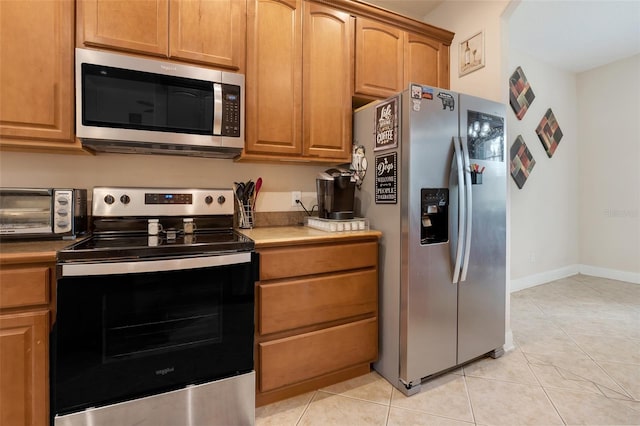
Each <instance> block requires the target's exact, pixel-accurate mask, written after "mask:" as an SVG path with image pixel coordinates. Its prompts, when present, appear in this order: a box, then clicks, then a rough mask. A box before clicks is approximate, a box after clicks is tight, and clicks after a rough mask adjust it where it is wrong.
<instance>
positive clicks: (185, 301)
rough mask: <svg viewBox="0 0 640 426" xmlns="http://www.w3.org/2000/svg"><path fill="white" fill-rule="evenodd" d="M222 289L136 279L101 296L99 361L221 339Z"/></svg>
mask: <svg viewBox="0 0 640 426" xmlns="http://www.w3.org/2000/svg"><path fill="white" fill-rule="evenodd" d="M222 290H223V289H222V285H221V284H220V283H209V282H201V283H195V284H192V285H190V286H189V291H184V288H183V287H181V286H174V285H158V283H156V282H154V280H151V279H144V278H142V277H141V278H140V279H138V281H137V282H136V283H135V284H134V285H132V286H131V287H129V288H127V289H123V288H119V289H117V290H116V291H110V292H108V293H106V294H104V295H103V300H102V314H103V330H102V333H103V341H104V345H103V362H109V361H112V360H118V359H122V358H123V357H144V356H148V355H150V354H153V353H161V352H168V351H172V350H173V351H175V350H182V349H185V348H186V347H187V346H201V345H208V344H216V343H219V342H220V341H221V340H222V306H221V304H222V300H223V297H222Z"/></svg>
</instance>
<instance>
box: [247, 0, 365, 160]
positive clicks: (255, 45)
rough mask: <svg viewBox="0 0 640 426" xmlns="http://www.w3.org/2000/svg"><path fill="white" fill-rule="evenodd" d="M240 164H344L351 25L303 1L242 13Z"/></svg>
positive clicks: (256, 1)
mask: <svg viewBox="0 0 640 426" xmlns="http://www.w3.org/2000/svg"><path fill="white" fill-rule="evenodd" d="M247 10H248V13H247V22H248V24H247V72H246V142H245V152H244V154H243V156H242V159H244V160H266V161H269V160H271V161H278V160H280V161H309V162H333V163H336V162H347V161H349V159H350V154H351V93H352V85H351V81H352V77H351V76H352V75H353V74H352V47H351V46H352V44H353V35H352V34H353V21H352V18H351V17H350V16H349V14H348V13H344V12H339V11H336V10H334V9H333V8H331V7H329V6H326V5H321V4H315V3H312V2H306V1H302V0H250V1H249V3H248V7H247Z"/></svg>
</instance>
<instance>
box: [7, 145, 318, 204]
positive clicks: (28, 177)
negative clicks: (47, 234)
mask: <svg viewBox="0 0 640 426" xmlns="http://www.w3.org/2000/svg"><path fill="white" fill-rule="evenodd" d="M327 168H328V166H310V165H291V164H283V165H279V164H256V163H253V164H249V163H235V162H233V160H220V159H210V158H190V157H176V156H148V155H133V154H101V155H96V156H89V155H86V156H79V155H60V154H32V153H18V152H2V153H0V186H27V187H36V188H49V187H52V188H55V187H74V188H87V189H89V190H91V188H93V187H94V186H151V187H159V186H167V187H197V188H231V187H232V186H233V182H235V181H245V182H246V181H247V180H249V179H252V180H254V181H255V180H256V179H257V178H258V177H259V176H261V177H262V179H263V182H264V183H263V187H262V190H261V196H260V197H259V198H258V203H257V206H256V210H257V211H262V212H265V211H290V210H294V211H296V210H297V209H299V208H300V207H291V202H290V200H291V197H290V196H289V194H287V193H286V192H287V191H302V192H303V198H302V201H303V203H304V204H305V206H307V208H308V209H311V206H312V205H313V204H316V202H315V178H316V175H317V173H318V172H320V171H323V170H325V169H327Z"/></svg>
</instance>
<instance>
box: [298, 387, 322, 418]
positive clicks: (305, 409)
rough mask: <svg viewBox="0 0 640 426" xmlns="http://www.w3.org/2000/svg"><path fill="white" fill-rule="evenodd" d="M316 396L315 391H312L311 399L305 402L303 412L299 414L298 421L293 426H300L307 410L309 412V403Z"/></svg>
mask: <svg viewBox="0 0 640 426" xmlns="http://www.w3.org/2000/svg"><path fill="white" fill-rule="evenodd" d="M317 394H318V391H317V390H315V391H313V395H311V398H309V401H307V405H306V406H305V407H304V410H302V413H301V414H300V417H298V420H297V421H296V423H295V426H298V425H299V424H300V421H302V418H303V417H304V415H305V414H306V413H307V410H309V407H310V406H311V402H313V399H314V398H315V397H316V395H317Z"/></svg>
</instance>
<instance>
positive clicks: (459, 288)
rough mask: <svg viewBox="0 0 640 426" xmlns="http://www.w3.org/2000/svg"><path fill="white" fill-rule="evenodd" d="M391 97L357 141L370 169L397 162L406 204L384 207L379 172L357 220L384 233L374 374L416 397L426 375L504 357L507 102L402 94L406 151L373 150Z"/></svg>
mask: <svg viewBox="0 0 640 426" xmlns="http://www.w3.org/2000/svg"><path fill="white" fill-rule="evenodd" d="M388 101H390V100H387V101H382V103H377V104H372V105H369V106H365V107H363V108H361V109H360V110H358V111H356V113H355V115H354V144H356V145H363V146H364V148H365V151H366V153H367V155H370V156H371V157H370V158H369V160H368V162H369V164H374V162H375V160H376V159H379V158H382V157H384V156H387V155H393V154H395V155H397V163H396V164H395V166H396V167H397V178H396V180H395V183H393V185H395V191H396V192H397V202H395V203H394V202H377V201H376V199H377V198H376V197H378V196H379V194H380V193H381V191H383V190H385V191H388V190H389V187H388V182H387V183H385V184H384V185H383V184H382V183H380V182H378V180H377V178H375V177H372V178H367V179H365V180H364V182H363V185H362V187H361V190H360V191H357V192H356V198H357V204H358V207H359V209H360V213H359V215H361V216H363V217H367V218H368V219H369V220H370V224H371V226H372V227H375V228H376V229H379V230H381V231H382V232H383V235H384V238H383V239H382V245H383V247H382V249H381V259H380V270H381V271H380V277H381V279H380V296H381V297H380V304H381V306H380V316H381V320H380V324H381V330H380V358H379V361H378V362H377V363H375V364H374V368H375V369H376V370H377V371H378V372H380V373H381V374H382V375H383V376H384V377H385V378H387V379H388V380H389V381H390V382H391V383H393V384H394V385H395V386H396V387H397V388H398V389H399V390H401V391H402V392H403V393H405V394H406V395H412V394H414V393H417V392H418V391H419V390H420V386H421V382H422V380H424V379H427V378H429V377H431V376H433V375H436V374H439V373H442V372H444V371H447V370H448V369H451V368H453V367H455V366H457V365H460V364H463V363H465V362H467V361H470V360H472V359H475V358H477V357H479V356H482V355H485V354H487V353H490V354H491V355H493V356H499V355H501V353H502V345H503V344H504V341H505V340H504V339H505V297H506V296H505V288H506V272H505V271H506V191H507V179H506V176H507V163H506V150H505V148H504V145H505V134H506V133H505V127H504V125H505V122H504V121H505V120H504V117H505V107H504V105H502V104H498V103H495V102H491V101H488V100H484V99H480V98H475V97H472V96H468V95H463V94H458V93H455V92H451V91H448V90H444V89H438V88H433V87H428V86H421V85H416V84H412V85H411V86H410V87H409V89H408V90H405V91H403V92H402V93H401V94H399V95H398V97H397V102H398V108H397V109H398V115H399V120H398V127H397V128H396V129H395V130H396V131H399V139H398V144H397V147H391V148H390V149H389V148H387V149H385V148H383V149H380V147H378V149H377V150H375V148H376V142H375V139H376V130H375V129H376V120H377V118H376V117H379V116H377V115H376V109H377V108H379V107H381V106H384V105H385V104H386V102H388ZM387 118H388V117H387ZM374 150H375V151H374ZM373 157H376V158H375V159H374V158H373ZM385 185H386V186H385ZM391 192H392V193H393V192H394V191H393V190H392V191H391ZM379 199H384V198H379Z"/></svg>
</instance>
